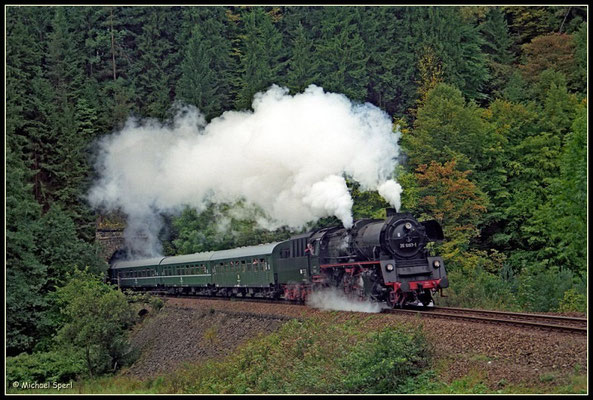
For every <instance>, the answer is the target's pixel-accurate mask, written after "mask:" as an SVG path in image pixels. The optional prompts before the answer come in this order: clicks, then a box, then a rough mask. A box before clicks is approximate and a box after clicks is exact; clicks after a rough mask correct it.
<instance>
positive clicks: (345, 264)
mask: <svg viewBox="0 0 593 400" xmlns="http://www.w3.org/2000/svg"><path fill="white" fill-rule="evenodd" d="M379 264H380V261H359V262H349V263H339V264H321V265H320V266H319V268H334V267H356V266H358V265H379Z"/></svg>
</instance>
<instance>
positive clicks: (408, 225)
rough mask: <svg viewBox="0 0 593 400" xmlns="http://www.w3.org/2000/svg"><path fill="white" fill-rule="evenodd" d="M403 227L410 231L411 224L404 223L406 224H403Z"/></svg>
mask: <svg viewBox="0 0 593 400" xmlns="http://www.w3.org/2000/svg"><path fill="white" fill-rule="evenodd" d="M404 226H405V228H406V229H407V230H410V229H412V224H411V223H409V222H406V224H405V225H404Z"/></svg>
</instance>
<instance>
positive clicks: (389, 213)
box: [385, 207, 397, 218]
mask: <svg viewBox="0 0 593 400" xmlns="http://www.w3.org/2000/svg"><path fill="white" fill-rule="evenodd" d="M385 213H386V214H387V218H389V217H392V216H394V215H395V214H397V210H396V209H395V208H392V207H388V208H386V209H385Z"/></svg>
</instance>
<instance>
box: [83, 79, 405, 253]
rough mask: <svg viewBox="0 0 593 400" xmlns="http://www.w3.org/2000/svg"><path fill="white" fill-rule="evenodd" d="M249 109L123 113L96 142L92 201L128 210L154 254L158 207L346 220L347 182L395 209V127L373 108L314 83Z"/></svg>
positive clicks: (278, 91) (266, 96) (275, 220)
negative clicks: (164, 116)
mask: <svg viewBox="0 0 593 400" xmlns="http://www.w3.org/2000/svg"><path fill="white" fill-rule="evenodd" d="M252 106H253V111H227V112H225V113H223V114H222V115H221V116H220V117H218V118H215V119H213V120H212V121H211V122H210V123H208V124H207V123H206V121H205V119H204V117H203V115H202V114H201V113H200V112H199V111H198V110H197V109H196V108H194V107H183V108H181V109H180V110H179V112H178V113H177V115H176V117H175V118H174V119H173V120H172V121H170V122H168V123H161V122H159V121H156V120H152V119H149V120H138V119H134V118H130V119H129V120H128V121H127V122H126V124H125V126H124V127H123V129H121V130H120V131H118V132H115V133H113V134H112V135H109V136H106V137H104V138H103V139H102V140H100V141H99V142H98V151H99V154H98V162H97V165H96V169H97V172H98V173H99V180H98V181H97V182H96V184H95V185H94V186H93V188H92V189H91V191H90V192H89V195H88V200H89V202H90V204H91V205H92V206H94V207H95V208H98V209H102V210H104V211H105V210H120V211H122V212H124V213H125V214H126V215H127V216H128V232H127V237H128V238H131V237H137V236H138V234H140V233H141V234H140V236H142V237H143V243H141V244H140V245H138V246H141V247H144V248H145V249H146V248H147V247H150V250H144V251H143V253H144V254H145V255H148V256H152V255H156V254H158V253H159V252H160V249H159V244H158V240H157V238H156V236H157V234H158V231H159V229H160V228H161V227H162V221H161V219H160V217H159V214H161V213H176V212H178V211H180V210H181V209H182V208H183V207H185V206H189V207H192V208H195V209H196V210H198V211H202V210H204V209H205V207H207V205H208V204H209V203H227V204H233V203H235V202H239V201H240V202H242V204H246V205H247V206H248V207H252V208H259V209H261V210H263V211H264V213H265V217H264V218H259V220H258V223H259V224H260V225H261V226H262V227H265V228H268V229H275V228H279V227H281V226H288V227H291V228H300V227H302V226H304V225H305V224H306V223H307V222H310V221H314V220H317V219H319V218H322V217H327V216H336V217H337V218H339V219H340V220H341V221H342V223H343V224H344V226H345V227H347V228H349V227H351V226H352V223H353V220H352V197H351V196H350V193H349V191H348V188H347V186H346V179H345V177H348V178H349V179H352V180H355V181H357V182H358V183H359V184H360V189H361V190H378V192H379V193H380V194H381V196H383V197H384V198H385V199H386V200H387V201H388V202H389V203H390V204H391V205H392V206H394V207H396V208H397V209H399V207H400V193H401V186H400V185H399V184H398V183H397V182H395V181H394V180H393V179H392V174H393V171H394V168H395V164H396V159H397V157H398V156H399V147H398V145H397V141H398V139H399V135H400V133H399V131H397V132H395V133H393V130H392V121H391V119H390V118H389V116H388V115H387V114H386V113H385V112H383V111H382V110H380V109H379V108H377V107H375V106H374V105H372V104H369V103H366V104H354V103H352V102H351V101H350V100H349V99H348V98H346V96H344V95H342V94H336V93H327V92H325V91H324V90H323V89H322V88H320V87H317V86H315V85H311V86H309V87H308V88H307V89H306V91H305V92H304V93H302V94H297V95H295V96H291V95H289V93H288V89H286V88H280V87H278V86H276V85H274V86H272V87H271V88H270V89H269V90H267V91H266V92H261V93H258V94H256V95H255V97H254V100H253V104H252Z"/></svg>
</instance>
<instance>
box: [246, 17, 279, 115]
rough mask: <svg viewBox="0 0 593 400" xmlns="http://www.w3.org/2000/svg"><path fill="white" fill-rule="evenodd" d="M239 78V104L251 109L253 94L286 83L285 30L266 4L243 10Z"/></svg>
mask: <svg viewBox="0 0 593 400" xmlns="http://www.w3.org/2000/svg"><path fill="white" fill-rule="evenodd" d="M241 20H242V21H243V29H242V33H241V34H240V39H241V44H240V47H239V64H240V65H239V78H238V81H237V85H236V87H237V95H236V98H235V106H236V107H237V108H238V109H247V108H249V107H250V106H251V102H252V101H253V96H254V95H255V94H256V93H257V92H260V91H263V90H266V89H268V88H269V87H270V86H271V85H272V84H282V83H283V82H282V76H283V69H284V66H285V61H284V59H285V52H284V49H283V48H282V34H281V33H280V32H279V31H278V29H277V28H276V27H275V26H274V23H273V21H272V17H271V16H270V14H268V13H267V12H266V11H265V9H264V8H263V7H249V8H248V9H246V10H244V11H243V13H242V14H241Z"/></svg>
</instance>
